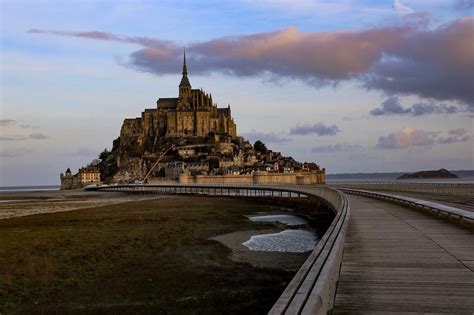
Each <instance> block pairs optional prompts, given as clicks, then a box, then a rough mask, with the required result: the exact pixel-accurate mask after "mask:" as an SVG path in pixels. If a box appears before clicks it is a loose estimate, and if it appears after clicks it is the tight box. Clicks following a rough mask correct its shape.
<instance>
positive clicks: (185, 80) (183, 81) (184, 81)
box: [179, 48, 191, 86]
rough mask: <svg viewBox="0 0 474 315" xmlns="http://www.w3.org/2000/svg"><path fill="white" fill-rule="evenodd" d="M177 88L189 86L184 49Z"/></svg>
mask: <svg viewBox="0 0 474 315" xmlns="http://www.w3.org/2000/svg"><path fill="white" fill-rule="evenodd" d="M179 86H191V83H189V79H188V67H187V66H186V48H185V49H184V55H183V77H182V78H181V83H180V84H179Z"/></svg>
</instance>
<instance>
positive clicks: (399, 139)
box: [376, 127, 471, 149]
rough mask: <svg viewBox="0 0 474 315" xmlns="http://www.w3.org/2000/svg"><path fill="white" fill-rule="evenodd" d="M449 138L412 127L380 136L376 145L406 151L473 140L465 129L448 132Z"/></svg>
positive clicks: (381, 147)
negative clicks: (410, 148)
mask: <svg viewBox="0 0 474 315" xmlns="http://www.w3.org/2000/svg"><path fill="white" fill-rule="evenodd" d="M448 134H449V136H448V137H443V136H441V132H439V131H437V132H434V131H425V130H421V129H414V128H410V127H406V128H404V129H403V130H402V131H400V132H395V133H390V134H389V135H387V136H380V137H379V139H378V143H377V145H376V147H377V148H379V149H405V148H408V147H412V146H415V147H420V146H430V145H434V144H449V143H456V142H466V141H469V140H470V139H471V137H470V136H468V135H466V131H465V130H464V129H455V130H450V131H449V132H448Z"/></svg>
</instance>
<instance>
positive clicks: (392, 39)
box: [29, 14, 474, 107]
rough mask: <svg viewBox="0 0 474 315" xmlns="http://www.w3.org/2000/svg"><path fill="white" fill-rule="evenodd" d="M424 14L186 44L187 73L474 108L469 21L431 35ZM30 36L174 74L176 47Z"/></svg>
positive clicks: (148, 41) (149, 41) (99, 35)
mask: <svg viewBox="0 0 474 315" xmlns="http://www.w3.org/2000/svg"><path fill="white" fill-rule="evenodd" d="M425 27H426V16H420V15H419V14H410V15H408V17H407V23H406V25H404V26H387V27H379V28H372V29H365V30H359V31H344V30H343V31H334V32H305V31H301V30H299V29H297V28H295V27H288V28H285V29H282V30H278V31H275V32H266V33H256V34H252V35H245V36H230V37H222V38H216V39H213V40H209V41H204V42H196V43H191V44H189V45H188V47H187V52H188V66H189V68H190V71H191V72H192V73H193V74H209V73H213V72H219V73H224V74H227V75H232V76H237V77H250V76H266V77H270V78H271V79H276V80H278V79H297V80H302V81H304V82H307V83H308V84H310V85H313V86H320V85H324V84H332V85H335V84H337V83H339V82H341V81H344V80H350V79H357V80H360V81H361V82H363V83H364V84H365V86H366V87H367V88H368V89H376V90H381V91H383V92H385V93H387V94H389V95H392V94H407V95H417V96H419V97H421V98H426V99H436V100H452V101H459V102H462V103H463V104H465V105H467V106H470V107H472V106H474V105H473V104H474V94H473V92H472V86H473V85H474V46H473V45H472V38H474V18H473V17H465V18H462V19H459V20H456V21H454V22H452V23H449V24H447V25H443V26H441V27H439V28H436V29H433V30H427V29H426V28H425ZM29 32H30V33H32V34H52V35H59V36H73V37H80V38H89V39H95V40H110V41H118V42H124V43H130V44H138V45H141V46H142V47H141V48H140V49H138V50H136V51H134V52H132V53H131V54H130V56H129V60H128V62H126V63H125V65H127V66H130V67H132V68H135V69H138V70H140V71H146V72H151V73H154V74H157V75H163V74H169V73H177V72H178V71H180V64H181V58H182V57H181V55H182V47H181V45H180V44H179V43H176V42H172V41H164V40H160V39H155V38H148V37H130V36H121V35H115V34H110V33H104V32H98V31H92V32H64V31H45V30H38V29H32V30H30V31H29Z"/></svg>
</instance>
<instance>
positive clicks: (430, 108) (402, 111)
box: [370, 96, 460, 116]
mask: <svg viewBox="0 0 474 315" xmlns="http://www.w3.org/2000/svg"><path fill="white" fill-rule="evenodd" d="M458 111H460V109H459V108H458V107H456V106H453V105H451V106H448V105H444V104H436V103H435V102H433V101H430V102H425V103H422V102H420V103H416V104H413V105H412V106H411V107H408V108H404V107H403V106H402V105H401V104H400V101H399V99H398V97H397V96H391V97H389V98H387V99H386V100H385V101H384V102H383V103H382V104H381V105H380V107H379V108H375V109H373V110H371V111H370V114H371V115H372V116H385V115H411V116H422V115H428V114H454V113H457V112H458Z"/></svg>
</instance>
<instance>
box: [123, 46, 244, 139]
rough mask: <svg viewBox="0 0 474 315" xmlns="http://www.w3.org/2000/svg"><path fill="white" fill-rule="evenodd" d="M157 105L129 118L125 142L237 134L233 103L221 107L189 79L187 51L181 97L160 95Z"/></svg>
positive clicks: (125, 131) (124, 126) (125, 125)
mask: <svg viewBox="0 0 474 315" xmlns="http://www.w3.org/2000/svg"><path fill="white" fill-rule="evenodd" d="M156 105H157V107H156V108H153V109H145V111H144V112H142V116H141V117H138V118H128V119H125V120H124V122H123V125H122V129H121V131H120V142H121V144H122V145H134V144H135V145H139V146H140V145H144V141H145V139H158V138H159V137H182V136H186V137H189V136H191V137H192V136H197V137H204V136H207V135H208V134H216V135H229V136H231V137H232V138H234V137H237V126H236V124H235V122H234V120H233V118H232V116H231V110H230V105H229V106H227V107H225V108H218V107H217V105H216V104H214V103H213V101H212V95H211V94H207V93H206V92H204V91H203V90H202V89H193V88H192V87H191V83H190V82H189V79H188V70H187V66H186V53H184V58H183V77H182V78H181V83H180V84H179V96H178V97H175V98H160V99H158V101H156Z"/></svg>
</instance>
